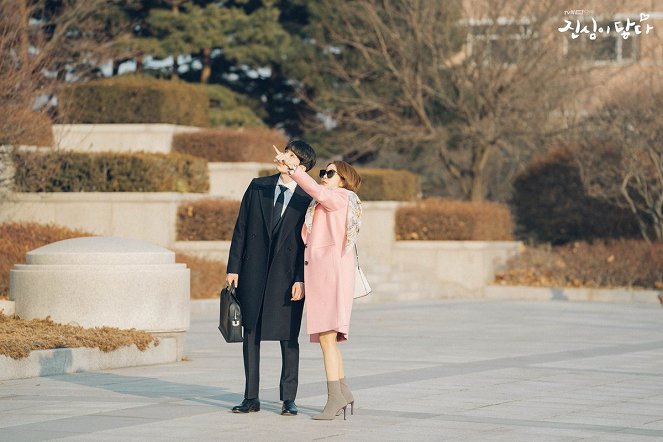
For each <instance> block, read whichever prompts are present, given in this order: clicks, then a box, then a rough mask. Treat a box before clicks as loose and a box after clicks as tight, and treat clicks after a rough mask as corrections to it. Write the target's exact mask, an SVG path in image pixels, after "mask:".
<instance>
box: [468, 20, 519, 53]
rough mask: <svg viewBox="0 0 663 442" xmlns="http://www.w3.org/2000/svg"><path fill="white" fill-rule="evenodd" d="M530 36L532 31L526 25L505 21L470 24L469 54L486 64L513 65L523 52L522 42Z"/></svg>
mask: <svg viewBox="0 0 663 442" xmlns="http://www.w3.org/2000/svg"><path fill="white" fill-rule="evenodd" d="M531 36H532V30H531V27H530V26H529V25H528V24H527V23H514V22H509V21H505V20H501V21H498V22H497V23H492V22H485V21H481V22H474V23H470V25H469V32H468V37H467V38H468V42H467V43H468V49H469V54H470V55H471V56H473V57H477V58H482V59H483V60H484V61H488V62H497V63H505V64H514V63H516V62H517V61H518V60H519V59H520V58H521V57H522V55H523V52H524V50H525V47H524V44H523V40H524V39H526V38H530V37H531Z"/></svg>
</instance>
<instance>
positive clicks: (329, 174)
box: [320, 169, 336, 178]
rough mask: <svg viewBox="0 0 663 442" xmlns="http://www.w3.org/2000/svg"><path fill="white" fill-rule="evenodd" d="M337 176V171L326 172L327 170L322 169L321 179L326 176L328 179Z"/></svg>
mask: <svg viewBox="0 0 663 442" xmlns="http://www.w3.org/2000/svg"><path fill="white" fill-rule="evenodd" d="M335 174H336V171H335V170H325V169H320V178H324V177H325V175H327V178H331V177H333V176H334V175H335Z"/></svg>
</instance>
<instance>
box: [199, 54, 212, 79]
mask: <svg viewBox="0 0 663 442" xmlns="http://www.w3.org/2000/svg"><path fill="white" fill-rule="evenodd" d="M210 52H211V50H210V49H209V48H205V49H203V50H202V57H201V62H202V63H203V70H202V71H201V72H200V82H201V83H203V84H207V83H208V82H209V77H210V76H211V75H212V66H211V65H210Z"/></svg>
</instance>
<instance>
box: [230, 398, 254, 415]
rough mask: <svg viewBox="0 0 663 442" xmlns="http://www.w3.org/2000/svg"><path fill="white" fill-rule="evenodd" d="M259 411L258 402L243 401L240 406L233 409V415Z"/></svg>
mask: <svg viewBox="0 0 663 442" xmlns="http://www.w3.org/2000/svg"><path fill="white" fill-rule="evenodd" d="M250 411H260V401H259V400H258V399H257V398H256V399H244V400H243V401H242V403H241V404H239V405H237V406H235V407H233V413H248V412H250Z"/></svg>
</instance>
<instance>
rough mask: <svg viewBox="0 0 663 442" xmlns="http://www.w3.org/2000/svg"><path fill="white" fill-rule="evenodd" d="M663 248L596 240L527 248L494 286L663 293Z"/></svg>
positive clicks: (624, 240) (497, 279)
mask: <svg viewBox="0 0 663 442" xmlns="http://www.w3.org/2000/svg"><path fill="white" fill-rule="evenodd" d="M661 269H663V244H661V243H654V244H648V243H646V242H645V241H643V240H632V239H630V240H627V239H621V240H613V241H600V240H597V241H595V242H594V243H592V244H590V243H587V242H574V243H572V244H565V245H562V246H556V247H547V246H538V247H528V248H527V249H526V250H525V251H524V252H523V253H521V254H520V255H518V256H515V257H513V258H511V259H510V260H509V261H508V263H507V269H506V270H505V271H503V272H499V273H498V274H497V275H496V278H495V282H497V283H499V284H508V285H528V286H543V287H640V288H646V289H659V290H660V289H663V274H662V273H661Z"/></svg>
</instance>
